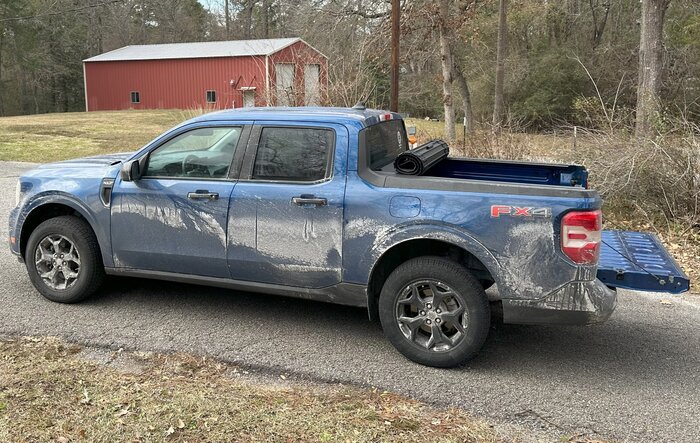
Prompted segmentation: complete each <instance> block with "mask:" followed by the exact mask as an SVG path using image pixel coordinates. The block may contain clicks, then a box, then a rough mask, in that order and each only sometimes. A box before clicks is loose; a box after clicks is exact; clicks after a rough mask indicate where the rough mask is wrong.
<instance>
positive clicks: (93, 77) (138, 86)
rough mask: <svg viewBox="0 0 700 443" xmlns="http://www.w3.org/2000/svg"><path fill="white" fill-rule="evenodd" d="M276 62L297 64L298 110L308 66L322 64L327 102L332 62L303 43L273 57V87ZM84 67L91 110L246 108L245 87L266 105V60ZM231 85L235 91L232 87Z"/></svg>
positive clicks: (144, 62) (114, 63)
mask: <svg viewBox="0 0 700 443" xmlns="http://www.w3.org/2000/svg"><path fill="white" fill-rule="evenodd" d="M276 62H289V63H295V64H296V79H295V85H296V89H297V91H299V93H298V95H297V103H296V104H297V105H303V103H304V97H303V91H304V77H303V76H304V64H308V63H314V64H320V65H321V89H322V94H321V101H322V103H326V102H327V98H326V95H325V90H326V89H327V86H328V61H327V59H326V58H325V57H323V55H321V54H320V53H318V52H317V51H315V50H313V49H312V48H310V47H309V46H308V45H306V44H304V43H303V42H297V43H295V44H293V45H291V46H289V47H287V48H285V49H283V50H281V51H279V52H277V53H275V54H273V55H271V56H270V85H271V87H272V88H274V85H275V76H274V75H275V74H274V64H275V63H276ZM84 66H85V91H86V92H85V93H86V96H87V97H86V103H87V109H88V111H102V110H118V109H192V108H213V109H225V108H231V107H236V108H240V107H241V106H243V94H242V92H241V88H246V87H247V88H250V87H255V88H256V89H255V104H256V105H258V106H265V105H266V104H267V103H266V92H265V56H253V57H222V58H199V59H176V60H133V61H112V62H86V63H85V64H84ZM231 80H233V81H234V83H235V84H234V86H231ZM208 90H214V91H216V98H217V102H216V103H207V101H206V91H208ZM132 91H138V92H139V95H140V99H141V102H140V103H131V92H132ZM272 95H273V96H274V94H272ZM273 104H274V103H273Z"/></svg>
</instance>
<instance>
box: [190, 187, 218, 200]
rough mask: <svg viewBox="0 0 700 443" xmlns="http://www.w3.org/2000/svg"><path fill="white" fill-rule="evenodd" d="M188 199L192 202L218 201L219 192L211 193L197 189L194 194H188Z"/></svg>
mask: <svg viewBox="0 0 700 443" xmlns="http://www.w3.org/2000/svg"><path fill="white" fill-rule="evenodd" d="M187 198H189V199H192V200H218V198H219V193H218V192H209V191H206V190H203V189H197V190H196V191H194V192H188V193H187Z"/></svg>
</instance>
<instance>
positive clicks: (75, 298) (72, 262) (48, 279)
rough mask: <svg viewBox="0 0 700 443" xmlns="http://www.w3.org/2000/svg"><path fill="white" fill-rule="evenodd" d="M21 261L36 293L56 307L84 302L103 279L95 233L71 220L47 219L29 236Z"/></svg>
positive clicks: (80, 221) (85, 225)
mask: <svg viewBox="0 0 700 443" xmlns="http://www.w3.org/2000/svg"><path fill="white" fill-rule="evenodd" d="M24 261H25V264H26V266H27V272H28V273H29V279H30V280H31V281H32V284H33V285H34V287H35V288H36V289H37V291H39V293H41V295H43V296H44V297H46V298H48V299H49V300H51V301H55V302H58V303H76V302H79V301H81V300H84V299H85V298H87V297H89V296H90V295H92V294H93V293H95V291H97V290H98V289H99V288H100V286H101V285H102V281H103V280H104V277H105V273H104V266H103V264H102V256H101V255H100V247H99V244H98V243H97V238H96V237H95V233H94V232H93V231H92V228H91V227H90V225H88V224H87V222H85V221H84V220H82V219H80V218H78V217H74V216H61V217H55V218H50V219H48V220H46V221H44V222H43V223H41V224H40V225H39V226H37V227H36V229H35V230H34V232H32V234H31V235H30V236H29V241H28V242H27V249H26V251H25V257H24ZM54 262H55V265H54ZM42 274H43V275H44V276H43V277H42Z"/></svg>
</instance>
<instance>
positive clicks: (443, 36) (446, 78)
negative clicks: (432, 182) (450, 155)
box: [440, 0, 456, 141]
mask: <svg viewBox="0 0 700 443" xmlns="http://www.w3.org/2000/svg"><path fill="white" fill-rule="evenodd" d="M449 16H450V2H449V0H440V59H441V66H442V103H443V107H444V110H445V139H446V140H447V141H452V140H454V139H455V135H456V133H455V108H454V105H453V103H452V69H453V62H452V47H451V46H450V40H449V36H448V34H449V29H448V27H447V19H448V18H449Z"/></svg>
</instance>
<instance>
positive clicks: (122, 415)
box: [114, 406, 129, 417]
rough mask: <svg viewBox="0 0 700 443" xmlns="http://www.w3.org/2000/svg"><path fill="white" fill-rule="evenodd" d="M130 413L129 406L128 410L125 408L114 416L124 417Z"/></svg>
mask: <svg viewBox="0 0 700 443" xmlns="http://www.w3.org/2000/svg"><path fill="white" fill-rule="evenodd" d="M128 413H129V406H127V407H126V408H123V409H122V410H120V411H119V412H117V413H116V414H114V416H115V417H124V416H125V415H126V414H128Z"/></svg>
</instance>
